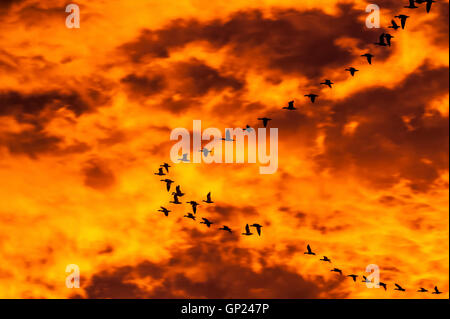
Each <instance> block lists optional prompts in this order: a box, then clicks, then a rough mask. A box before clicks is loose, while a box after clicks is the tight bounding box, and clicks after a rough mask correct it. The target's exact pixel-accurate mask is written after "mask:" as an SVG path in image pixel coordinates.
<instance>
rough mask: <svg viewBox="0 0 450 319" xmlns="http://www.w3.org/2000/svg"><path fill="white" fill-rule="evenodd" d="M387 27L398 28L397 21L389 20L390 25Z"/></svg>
mask: <svg viewBox="0 0 450 319" xmlns="http://www.w3.org/2000/svg"><path fill="white" fill-rule="evenodd" d="M388 28H391V29H394V30H397V29H398V28H400V26H399V25H398V24H397V22H395V20H391V25H390V26H389V27H388Z"/></svg>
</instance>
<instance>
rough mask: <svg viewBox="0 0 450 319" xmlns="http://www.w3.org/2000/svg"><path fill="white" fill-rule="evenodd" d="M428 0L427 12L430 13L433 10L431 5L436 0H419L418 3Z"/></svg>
mask: <svg viewBox="0 0 450 319" xmlns="http://www.w3.org/2000/svg"><path fill="white" fill-rule="evenodd" d="M424 2H426V3H427V13H430V10H431V5H432V4H433V2H436V1H434V0H417V1H416V3H418V4H422V3H424Z"/></svg>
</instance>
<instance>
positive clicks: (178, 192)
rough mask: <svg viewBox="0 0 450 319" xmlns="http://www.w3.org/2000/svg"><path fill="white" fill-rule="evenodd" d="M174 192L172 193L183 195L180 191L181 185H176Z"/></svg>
mask: <svg viewBox="0 0 450 319" xmlns="http://www.w3.org/2000/svg"><path fill="white" fill-rule="evenodd" d="M175 190H176V192H175V193H172V195H174V194H176V195H177V196H178V197H183V196H184V193H183V192H182V191H181V186H180V185H177V187H176V188H175Z"/></svg>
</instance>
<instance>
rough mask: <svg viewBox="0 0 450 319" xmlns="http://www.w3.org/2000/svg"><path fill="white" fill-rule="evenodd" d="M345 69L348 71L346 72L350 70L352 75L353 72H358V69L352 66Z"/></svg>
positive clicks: (353, 74)
mask: <svg viewBox="0 0 450 319" xmlns="http://www.w3.org/2000/svg"><path fill="white" fill-rule="evenodd" d="M345 71H348V72H350V74H351V75H352V76H355V73H356V72H358V71H359V70H357V69H355V68H354V67H351V68H348V69H345Z"/></svg>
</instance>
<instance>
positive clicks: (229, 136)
mask: <svg viewBox="0 0 450 319" xmlns="http://www.w3.org/2000/svg"><path fill="white" fill-rule="evenodd" d="M222 140H223V141H227V142H234V140H233V139H232V138H231V132H230V130H226V131H225V138H222Z"/></svg>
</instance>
